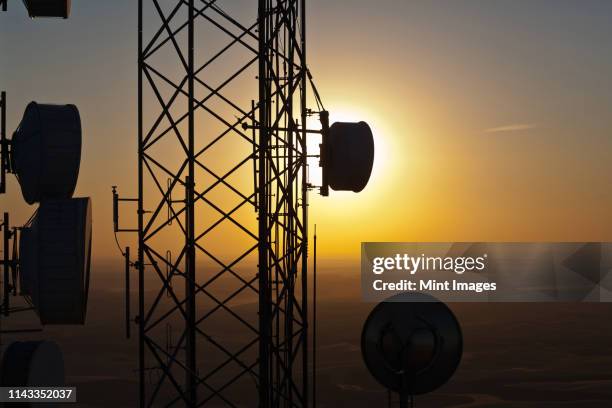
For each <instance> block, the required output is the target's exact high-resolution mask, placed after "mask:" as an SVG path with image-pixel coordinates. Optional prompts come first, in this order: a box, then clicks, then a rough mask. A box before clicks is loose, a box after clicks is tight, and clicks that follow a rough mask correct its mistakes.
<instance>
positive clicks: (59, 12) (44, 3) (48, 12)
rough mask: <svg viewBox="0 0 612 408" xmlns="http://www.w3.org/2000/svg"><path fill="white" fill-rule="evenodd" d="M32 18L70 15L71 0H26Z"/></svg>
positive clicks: (66, 16) (65, 16)
mask: <svg viewBox="0 0 612 408" xmlns="http://www.w3.org/2000/svg"><path fill="white" fill-rule="evenodd" d="M24 3H25V6H26V8H27V9H28V14H29V15H30V17H31V18H36V17H60V18H68V16H70V3H71V1H70V0H24Z"/></svg>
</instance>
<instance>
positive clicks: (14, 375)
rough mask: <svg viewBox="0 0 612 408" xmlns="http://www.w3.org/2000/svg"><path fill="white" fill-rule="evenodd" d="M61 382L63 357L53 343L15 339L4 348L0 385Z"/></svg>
mask: <svg viewBox="0 0 612 408" xmlns="http://www.w3.org/2000/svg"><path fill="white" fill-rule="evenodd" d="M64 385H65V372H64V357H63V355H62V351H61V349H60V348H59V347H58V346H57V344H55V343H54V342H51V341H16V342H14V343H11V344H10V345H9V346H8V347H7V348H6V351H5V352H4V355H3V356H2V365H1V366H0V386H2V387H63V386H64ZM57 405H58V404H56V403H46V404H45V403H36V404H28V403H15V404H11V403H6V404H5V405H3V406H6V407H7V408H8V407H15V408H24V407H30V406H32V407H47V408H50V407H56V406H57Z"/></svg>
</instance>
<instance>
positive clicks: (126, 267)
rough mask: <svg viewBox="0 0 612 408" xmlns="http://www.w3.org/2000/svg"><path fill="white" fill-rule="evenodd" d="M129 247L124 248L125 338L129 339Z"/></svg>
mask: <svg viewBox="0 0 612 408" xmlns="http://www.w3.org/2000/svg"><path fill="white" fill-rule="evenodd" d="M130 315H131V312H130V247H125V337H126V338H128V339H129V338H130V323H131V322H130Z"/></svg>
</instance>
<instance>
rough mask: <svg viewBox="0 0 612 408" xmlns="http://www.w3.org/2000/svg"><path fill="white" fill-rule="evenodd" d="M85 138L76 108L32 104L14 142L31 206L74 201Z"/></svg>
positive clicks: (16, 163) (15, 160)
mask: <svg viewBox="0 0 612 408" xmlns="http://www.w3.org/2000/svg"><path fill="white" fill-rule="evenodd" d="M81 138H82V131H81V119H80V116H79V111H78V109H77V108H76V106H74V105H45V104H39V103H36V102H30V104H28V106H27V107H26V110H25V113H24V114H23V119H22V120H21V123H20V124H19V128H18V129H17V130H16V131H15V134H14V136H13V140H12V161H13V166H12V167H13V169H14V171H15V174H16V176H17V179H18V180H19V185H20V186H21V192H22V193H23V198H24V199H25V200H26V201H27V202H28V204H34V203H37V202H40V201H41V200H42V199H49V198H53V199H60V198H70V197H72V194H73V193H74V189H75V187H76V183H77V178H78V176H79V165H80V162H81Z"/></svg>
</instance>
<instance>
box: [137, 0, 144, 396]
mask: <svg viewBox="0 0 612 408" xmlns="http://www.w3.org/2000/svg"><path fill="white" fill-rule="evenodd" d="M142 1H143V0H138V368H139V377H138V381H139V391H140V392H139V395H140V397H139V405H140V408H145V405H146V394H145V343H144V342H145V321H144V319H145V315H144V314H145V311H144V310H145V306H144V296H145V291H144V289H145V287H144V244H145V243H144V231H143V228H144V220H143V216H144V208H143V200H144V198H143V190H144V188H143V168H142V167H143V160H144V147H143V107H142V103H143V101H142V79H143V78H142V70H143V69H144V64H143V62H144V61H143V58H144V56H143V49H142Z"/></svg>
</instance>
